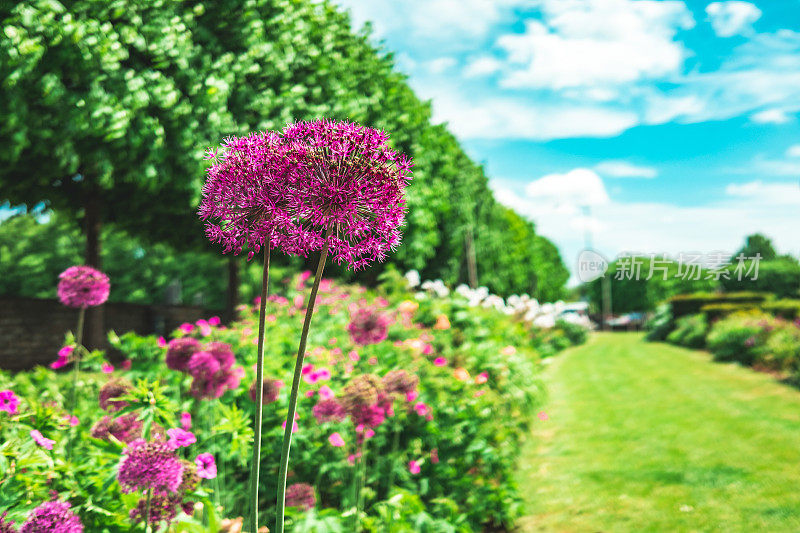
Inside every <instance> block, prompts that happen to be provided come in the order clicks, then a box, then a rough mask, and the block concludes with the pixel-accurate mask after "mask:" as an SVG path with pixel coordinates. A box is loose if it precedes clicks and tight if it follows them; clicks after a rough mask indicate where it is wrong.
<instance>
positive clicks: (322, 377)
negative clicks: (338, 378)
mask: <svg viewBox="0 0 800 533" xmlns="http://www.w3.org/2000/svg"><path fill="white" fill-rule="evenodd" d="M314 374H316V378H317V381H328V380H329V379H331V371H330V370H328V369H327V368H319V369H317V371H316V372H314Z"/></svg>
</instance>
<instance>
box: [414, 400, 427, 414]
mask: <svg viewBox="0 0 800 533" xmlns="http://www.w3.org/2000/svg"><path fill="white" fill-rule="evenodd" d="M414 411H416V412H417V414H418V415H419V416H426V415H428V414H429V413H430V412H431V410H430V407H428V406H427V405H425V404H424V403H422V402H417V403H416V404H414Z"/></svg>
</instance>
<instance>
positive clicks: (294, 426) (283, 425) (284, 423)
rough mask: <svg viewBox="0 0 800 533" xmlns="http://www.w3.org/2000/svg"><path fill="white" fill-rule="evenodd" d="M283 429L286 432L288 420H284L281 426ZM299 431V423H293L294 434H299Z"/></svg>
mask: <svg viewBox="0 0 800 533" xmlns="http://www.w3.org/2000/svg"><path fill="white" fill-rule="evenodd" d="M281 428H283V429H284V430H285V429H286V420H284V421H283V424H281ZM298 429H300V428H299V427H298V426H297V422H292V433H297V430H298Z"/></svg>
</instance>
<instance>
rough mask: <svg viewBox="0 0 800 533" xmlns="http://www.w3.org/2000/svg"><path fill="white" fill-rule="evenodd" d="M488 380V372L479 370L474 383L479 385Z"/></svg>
mask: <svg viewBox="0 0 800 533" xmlns="http://www.w3.org/2000/svg"><path fill="white" fill-rule="evenodd" d="M487 381H489V374H488V373H487V372H481V373H480V374H478V375H477V376H475V383H477V384H478V385H481V384H483V383H486V382H487Z"/></svg>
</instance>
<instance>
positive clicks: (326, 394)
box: [319, 385, 335, 400]
mask: <svg viewBox="0 0 800 533" xmlns="http://www.w3.org/2000/svg"><path fill="white" fill-rule="evenodd" d="M334 396H335V394H334V393H333V389H331V388H330V387H328V386H327V385H323V386H322V387H320V388H319V398H320V400H330V399H332V398H333V397H334Z"/></svg>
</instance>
